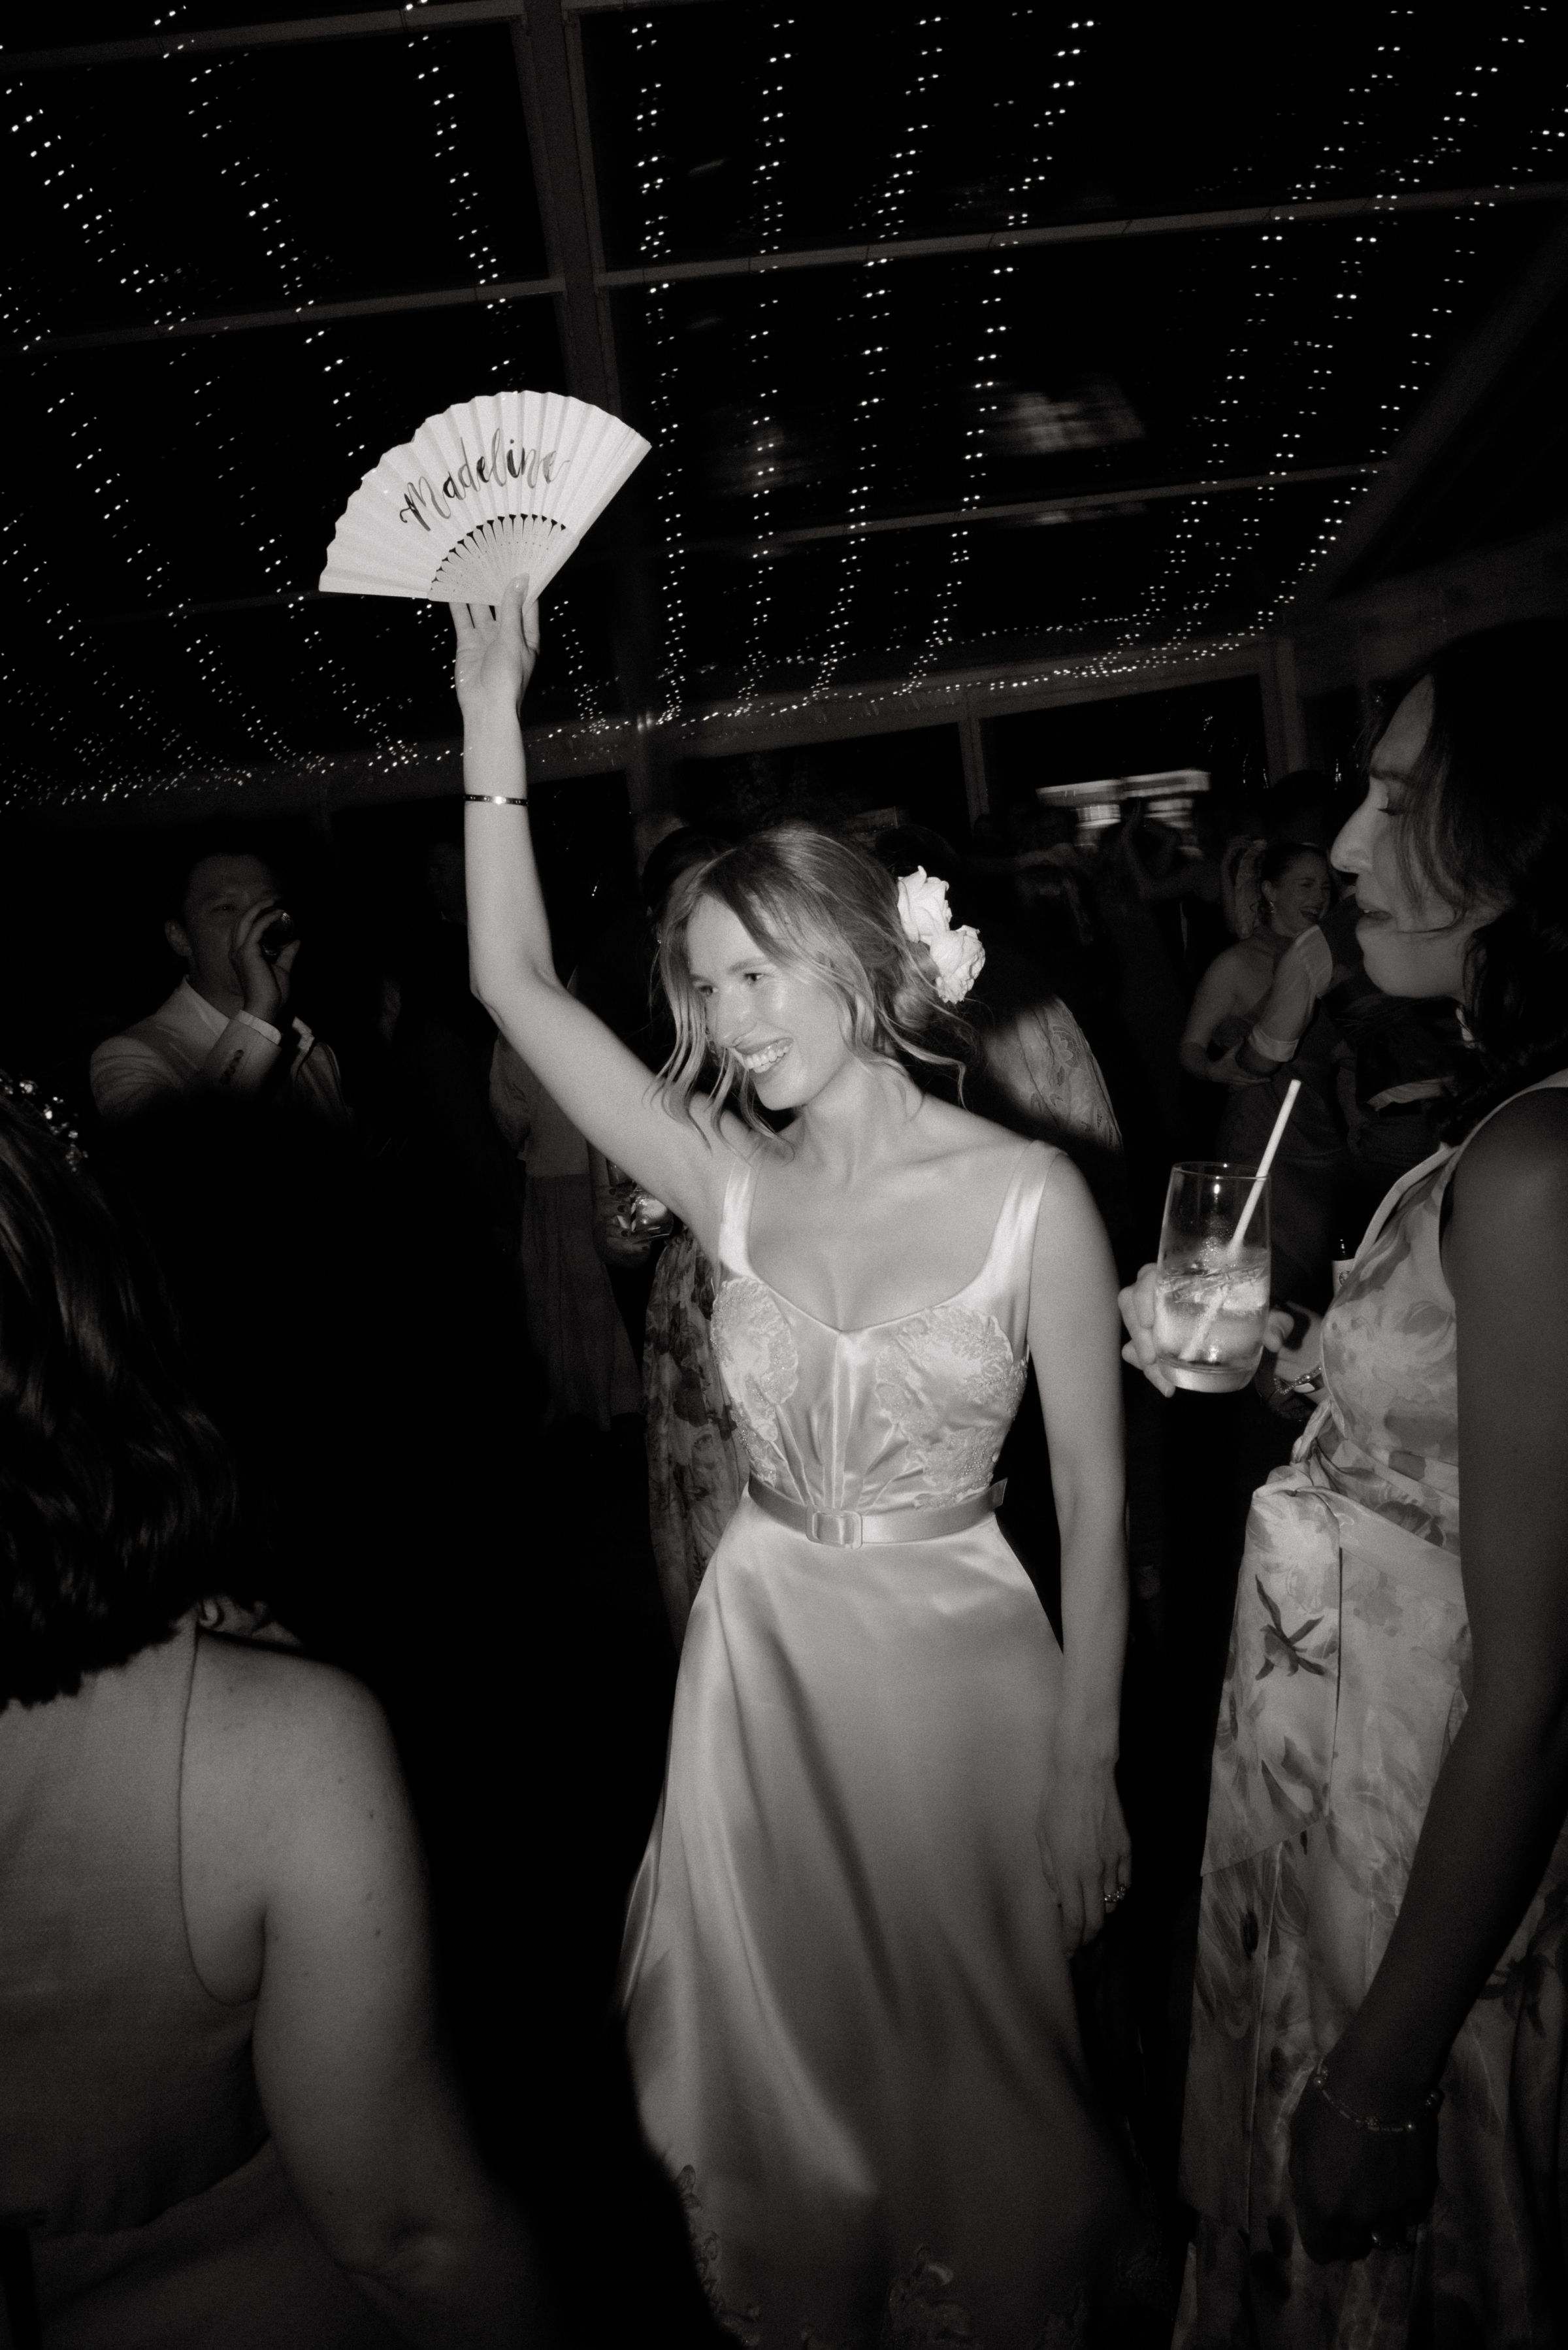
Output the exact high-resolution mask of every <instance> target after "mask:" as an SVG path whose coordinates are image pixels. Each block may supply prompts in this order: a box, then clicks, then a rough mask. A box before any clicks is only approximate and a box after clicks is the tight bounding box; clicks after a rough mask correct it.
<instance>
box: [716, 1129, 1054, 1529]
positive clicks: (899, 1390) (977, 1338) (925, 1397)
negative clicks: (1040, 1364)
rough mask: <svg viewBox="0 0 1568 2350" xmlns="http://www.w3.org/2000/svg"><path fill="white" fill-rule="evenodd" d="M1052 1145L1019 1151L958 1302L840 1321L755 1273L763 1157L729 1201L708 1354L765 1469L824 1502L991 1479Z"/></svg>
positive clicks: (957, 1491) (742, 1163)
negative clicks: (796, 1301) (854, 1325)
mask: <svg viewBox="0 0 1568 2350" xmlns="http://www.w3.org/2000/svg"><path fill="white" fill-rule="evenodd" d="M1053 1155H1054V1154H1053V1153H1052V1152H1051V1151H1050V1150H1049V1149H1046V1148H1045V1147H1044V1145H1043V1144H1040V1143H1031V1144H1029V1145H1028V1146H1026V1148H1025V1149H1023V1151H1022V1153H1021V1154H1020V1158H1019V1163H1018V1166H1017V1168H1016V1169H1015V1170H1014V1172H1013V1176H1012V1181H1011V1183H1010V1184H1009V1185H1008V1188H1007V1193H1006V1196H1005V1198H1004V1199H1003V1201H1002V1209H1001V1212H1000V1214H999V1215H998V1217H997V1221H996V1228H995V1230H994V1232H992V1240H991V1246H990V1248H989V1249H988V1250H987V1252H986V1258H985V1263H983V1264H982V1265H981V1269H980V1271H979V1273H978V1274H976V1275H975V1277H974V1279H973V1280H972V1281H971V1282H969V1283H968V1284H966V1285H965V1287H964V1288H962V1289H961V1290H960V1291H959V1292H958V1294H957V1295H955V1296H953V1297H950V1298H948V1299H945V1300H944V1301H942V1302H941V1303H940V1304H939V1305H929V1306H924V1307H922V1308H920V1309H919V1311H918V1312H917V1313H914V1314H906V1315H898V1316H896V1317H895V1319H894V1320H892V1321H890V1322H879V1323H875V1324H873V1325H871V1326H869V1327H868V1328H867V1329H864V1330H836V1329H834V1328H833V1327H832V1326H831V1325H830V1324H828V1323H826V1322H819V1321H818V1320H817V1319H816V1317H815V1315H811V1314H807V1313H806V1312H805V1309H804V1308H803V1307H801V1306H798V1305H793V1304H792V1303H791V1301H790V1300H789V1299H788V1298H787V1297H784V1296H782V1295H780V1294H779V1292H778V1291H776V1290H774V1289H772V1288H770V1287H769V1285H768V1284H767V1283H765V1282H764V1281H763V1280H761V1279H760V1278H759V1277H758V1275H757V1274H755V1273H754V1272H753V1269H752V1263H751V1259H750V1256H749V1255H748V1253H747V1248H746V1228H747V1225H748V1222H749V1221H750V1215H751V1203H752V1192H753V1187H754V1184H755V1180H756V1162H755V1160H754V1159H753V1160H737V1162H736V1164H735V1167H734V1170H733V1171H732V1175H731V1178H730V1184H729V1189H728V1191H727V1193H726V1196H725V1201H724V1214H723V1223H722V1231H721V1234H720V1286H719V1292H718V1296H717V1299H716V1301H715V1304H714V1307H713V1324H712V1327H713V1348H714V1352H715V1354H716V1356H717V1357H718V1361H719V1367H720V1370H721V1372H722V1375H723V1379H724V1385H725V1387H726V1388H727V1389H728V1391H729V1395H730V1399H731V1401H732V1404H733V1405H734V1409H735V1416H736V1419H737V1421H738V1422H739V1425H740V1428H741V1430H742V1437H743V1439H744V1441H745V1445H746V1451H747V1452H748V1454H749V1456H750V1459H751V1461H752V1464H753V1468H754V1469H755V1470H756V1471H757V1473H758V1475H759V1476H761V1477H763V1479H765V1480H766V1482H768V1483H769V1484H770V1485H773V1486H774V1487H776V1489H777V1490H778V1491H779V1492H783V1493H787V1494H789V1495H791V1496H792V1497H793V1498H794V1499H795V1500H798V1501H803V1502H806V1503H810V1505H811V1506H812V1507H813V1508H814V1509H825V1510H857V1509H867V1510H874V1509H902V1508H908V1507H909V1506H911V1505H916V1506H918V1505H919V1503H931V1504H939V1503H948V1502H952V1501H957V1500H961V1499H962V1498H963V1497H964V1496H965V1495H967V1494H970V1493H978V1492H983V1491H984V1490H985V1488H986V1486H987V1485H989V1483H990V1482H991V1478H992V1470H993V1468H994V1466H995V1462H996V1456H997V1454H998V1452H999V1451H1001V1449H1002V1439H1003V1438H1004V1437H1005V1435H1006V1434H1007V1431H1008V1429H1009V1428H1010V1427H1011V1426H1012V1418H1013V1414H1014V1413H1015V1412H1016V1411H1017V1409H1018V1405H1019V1399H1020V1398H1021V1397H1022V1395H1023V1386H1024V1376H1025V1373H1024V1363H1025V1357H1026V1354H1027V1349H1028V1330H1029V1276H1030V1262H1031V1258H1032V1255H1033V1245H1034V1226H1035V1222H1036V1219H1037V1217H1038V1215H1039V1211H1040V1200H1041V1195H1042V1192H1043V1191H1044V1181H1045V1176H1046V1173H1047V1170H1049V1167H1050V1164H1051V1159H1052V1157H1053Z"/></svg>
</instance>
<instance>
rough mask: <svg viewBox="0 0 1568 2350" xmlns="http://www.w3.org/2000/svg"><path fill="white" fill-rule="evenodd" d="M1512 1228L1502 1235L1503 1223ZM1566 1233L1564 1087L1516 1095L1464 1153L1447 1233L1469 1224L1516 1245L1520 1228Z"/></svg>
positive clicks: (1567, 1114)
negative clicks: (1451, 1223) (1487, 1228)
mask: <svg viewBox="0 0 1568 2350" xmlns="http://www.w3.org/2000/svg"><path fill="white" fill-rule="evenodd" d="M1503 1219H1506V1220H1507V1222H1508V1223H1509V1224H1511V1225H1512V1226H1513V1227H1514V1231H1513V1232H1511V1233H1509V1232H1506V1231H1505V1230H1504V1227H1503V1224H1502V1222H1501V1220H1503ZM1521 1222H1523V1223H1524V1224H1525V1225H1526V1226H1528V1227H1529V1228H1530V1230H1531V1231H1532V1232H1541V1231H1542V1229H1543V1228H1544V1229H1554V1228H1555V1229H1564V1230H1568V1087H1562V1086H1554V1087H1548V1088H1546V1089H1544V1090H1542V1092H1539V1093H1530V1094H1520V1095H1518V1096H1517V1097H1515V1098H1514V1099H1513V1100H1512V1101H1511V1102H1509V1103H1508V1104H1507V1105H1506V1107H1503V1108H1502V1109H1501V1110H1499V1111H1498V1112H1497V1114H1496V1116H1495V1117H1494V1118H1490V1119H1489V1120H1488V1121H1487V1124H1486V1125H1485V1126H1484V1127H1483V1128H1481V1130H1480V1133H1479V1134H1478V1135H1477V1136H1476V1138H1475V1139H1474V1141H1473V1142H1471V1143H1470V1144H1469V1146H1468V1147H1467V1148H1466V1149H1465V1152H1464V1155H1463V1157H1462V1158H1461V1159H1460V1160H1459V1166H1458V1168H1457V1169H1456V1170H1455V1173H1454V1215H1453V1225H1452V1227H1451V1229H1452V1231H1453V1232H1459V1231H1461V1230H1463V1231H1464V1232H1465V1233H1466V1237H1467V1240H1468V1239H1469V1232H1470V1229H1471V1228H1472V1227H1474V1226H1487V1227H1490V1229H1491V1230H1492V1231H1494V1232H1496V1234H1497V1237H1498V1239H1499V1242H1500V1243H1502V1244H1504V1245H1513V1246H1517V1242H1518V1238H1519V1237H1520V1234H1519V1231H1518V1227H1519V1225H1520V1223H1521Z"/></svg>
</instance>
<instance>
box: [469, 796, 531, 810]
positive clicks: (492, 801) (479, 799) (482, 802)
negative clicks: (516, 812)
mask: <svg viewBox="0 0 1568 2350" xmlns="http://www.w3.org/2000/svg"><path fill="white" fill-rule="evenodd" d="M462 796H463V798H464V799H465V800H472V803H473V805H474V806H476V807H526V806H527V805H528V802H527V800H526V799H525V798H524V799H520V800H514V799H509V798H508V797H507V795H506V794H505V793H504V792H464V794H463V795H462Z"/></svg>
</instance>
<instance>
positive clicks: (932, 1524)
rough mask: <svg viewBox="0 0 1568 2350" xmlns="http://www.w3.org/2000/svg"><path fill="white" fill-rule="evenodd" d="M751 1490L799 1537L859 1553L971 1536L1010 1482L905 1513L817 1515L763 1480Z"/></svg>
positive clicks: (819, 1512)
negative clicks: (873, 1546) (869, 1546)
mask: <svg viewBox="0 0 1568 2350" xmlns="http://www.w3.org/2000/svg"><path fill="white" fill-rule="evenodd" d="M747 1491H748V1492H750V1494H751V1497H752V1499H753V1502H755V1503H756V1505H757V1507H758V1509H759V1510H764V1511H765V1512H766V1513H767V1514H768V1516H769V1517H770V1518H777V1519H778V1521H779V1523H781V1525H786V1526H793V1527H794V1531H795V1533H796V1534H808V1535H809V1536H810V1538H811V1540H812V1541H813V1542H814V1543H827V1544H831V1545H832V1546H833V1548H835V1549H836V1550H858V1549H859V1548H860V1546H861V1544H862V1543H913V1542H935V1541H936V1540H937V1539H938V1537H939V1536H940V1535H942V1534H967V1533H968V1532H969V1529H970V1528H971V1526H978V1525H981V1524H983V1523H984V1521H985V1520H986V1519H987V1518H990V1517H994V1516H995V1514H996V1513H997V1511H998V1510H999V1509H1000V1508H1001V1506H1002V1495H1003V1494H1004V1493H1005V1492H1006V1491H1007V1480H1006V1478H1005V1477H1002V1478H999V1479H998V1481H997V1482H996V1483H995V1484H994V1485H988V1486H987V1488H986V1490H985V1492H983V1493H971V1494H970V1496H969V1498H968V1499H967V1500H966V1501H962V1502H949V1503H945V1504H944V1505H943V1506H942V1507H941V1508H940V1509H928V1508H926V1507H925V1506H924V1505H923V1504H921V1503H914V1504H911V1505H910V1506H909V1507H908V1508H905V1509H901V1510H814V1509H812V1508H811V1507H810V1505H809V1504H808V1503H805V1502H792V1501H791V1500H790V1498H789V1495H788V1494H787V1493H781V1492H777V1491H776V1490H775V1489H774V1487H773V1486H772V1485H764V1484H763V1481H762V1479H761V1478H760V1477H753V1479H752V1480H751V1482H750V1483H749V1485H748V1487H747Z"/></svg>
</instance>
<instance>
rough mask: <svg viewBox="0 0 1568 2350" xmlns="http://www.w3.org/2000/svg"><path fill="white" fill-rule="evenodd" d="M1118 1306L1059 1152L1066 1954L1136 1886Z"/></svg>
mask: <svg viewBox="0 0 1568 2350" xmlns="http://www.w3.org/2000/svg"><path fill="white" fill-rule="evenodd" d="M1029 1351H1030V1353H1031V1355H1032V1356H1033V1360H1034V1376H1035V1378H1036V1380H1037V1382H1038V1384H1039V1388H1040V1405H1041V1409H1042V1411H1043V1413H1044V1420H1045V1436H1046V1441H1047V1443H1048V1445H1049V1447H1050V1452H1051V1486H1052V1491H1053V1492H1054V1496H1055V1501H1056V1520H1057V1523H1058V1525H1059V1526H1060V1528H1061V1532H1062V1648H1063V1655H1064V1661H1065V1671H1064V1676H1063V1681H1062V1688H1061V1692H1060V1699H1059V1702H1058V1705H1057V1709H1056V1718H1055V1721H1054V1725H1053V1731H1054V1735H1053V1755H1052V1775H1051V1783H1050V1788H1049V1791H1048V1794H1047V1797H1046V1803H1045V1808H1044V1815H1043V1818H1042V1823H1041V1831H1042V1836H1043V1839H1044V1845H1045V1848H1046V1852H1047V1856H1048V1858H1049V1861H1050V1866H1051V1877H1052V1881H1053V1884H1054V1887H1055V1891H1056V1897H1057V1899H1058V1900H1059V1901H1060V1902H1061V1905H1062V1932H1063V1939H1064V1941H1065V1943H1066V1946H1067V1948H1068V1949H1069V1950H1075V1949H1076V1948H1077V1947H1078V1945H1079V1943H1080V1942H1083V1941H1086V1940H1088V1939H1091V1938H1092V1937H1093V1936H1094V1935H1096V1934H1097V1933H1098V1932H1099V1930H1100V1928H1101V1926H1102V1925H1103V1924H1104V1922H1105V1917H1106V1905H1105V1898H1104V1897H1105V1896H1106V1894H1107V1893H1108V1892H1110V1891H1111V1890H1112V1889H1113V1888H1114V1887H1115V1886H1116V1884H1117V1883H1120V1884H1123V1885H1127V1884H1130V1883H1131V1881H1132V1864H1131V1847H1130V1846H1129V1844H1128V1841H1127V1826H1126V1824H1125V1822H1124V1821H1123V1818H1122V1810H1121V1804H1120V1803H1119V1801H1118V1799H1117V1796H1116V1754H1117V1749H1118V1742H1119V1738H1120V1716H1121V1689H1122V1655H1123V1651H1124V1649H1125V1648H1126V1646H1127V1546H1126V1537H1125V1527H1124V1506H1125V1498H1126V1496H1125V1488H1124V1482H1123V1473H1122V1390H1121V1374H1120V1372H1119V1370H1118V1369H1117V1365H1116V1266H1115V1263H1114V1261H1113V1259H1112V1256H1111V1248H1110V1243H1109V1242H1108V1241H1107V1239H1106V1229H1105V1226H1104V1225H1103V1224H1102V1223H1101V1222H1100V1219H1099V1216H1098V1214H1097V1212H1096V1208H1095V1203H1094V1201H1093V1200H1092V1199H1091V1198H1090V1196H1089V1188H1088V1186H1087V1184H1086V1183H1085V1181H1084V1179H1083V1177H1082V1176H1081V1175H1080V1174H1079V1173H1078V1171H1077V1170H1076V1168H1075V1167H1074V1165H1073V1164H1072V1162H1071V1160H1070V1159H1066V1158H1064V1157H1062V1156H1060V1155H1059V1156H1058V1157H1057V1158H1056V1159H1054V1162H1053V1165H1052V1169H1051V1173H1050V1176H1049V1177H1048V1179H1047V1181H1046V1185H1045V1193H1044V1199H1043V1200H1042V1201H1041V1203H1040V1218H1039V1222H1038V1224H1037V1225H1036V1227H1035V1234H1034V1258H1033V1274H1032V1287H1031V1290H1030V1305H1029Z"/></svg>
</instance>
